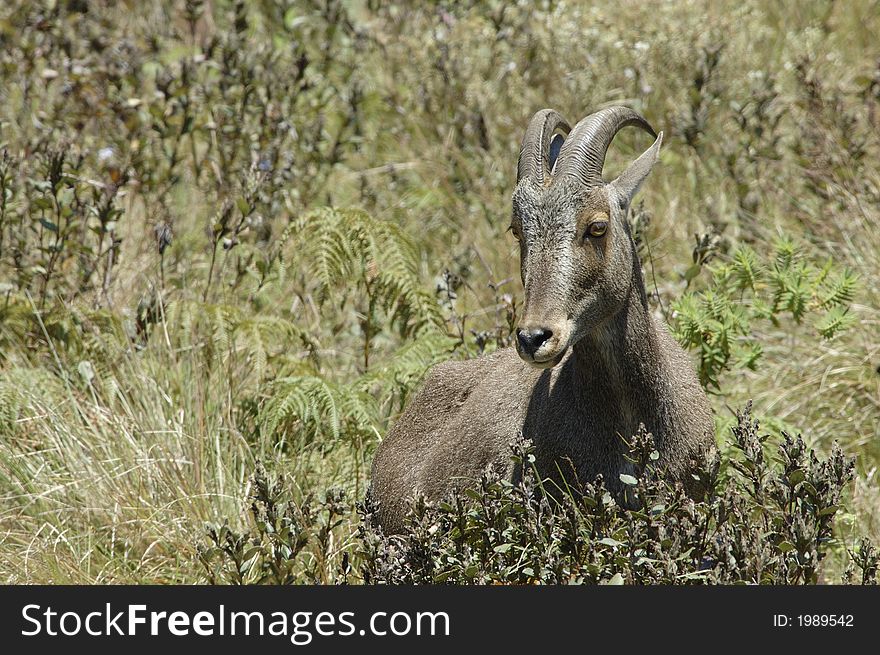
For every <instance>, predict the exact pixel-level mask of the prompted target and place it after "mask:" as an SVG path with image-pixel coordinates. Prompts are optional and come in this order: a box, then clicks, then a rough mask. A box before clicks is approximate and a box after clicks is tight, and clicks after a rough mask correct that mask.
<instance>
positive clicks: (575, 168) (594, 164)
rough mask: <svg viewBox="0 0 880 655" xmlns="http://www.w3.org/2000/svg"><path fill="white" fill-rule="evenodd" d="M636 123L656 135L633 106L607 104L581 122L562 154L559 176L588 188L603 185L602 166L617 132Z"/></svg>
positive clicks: (558, 166) (558, 163) (567, 141)
mask: <svg viewBox="0 0 880 655" xmlns="http://www.w3.org/2000/svg"><path fill="white" fill-rule="evenodd" d="M628 125H635V126H637V127H640V128H642V129H643V130H645V131H646V132H648V133H649V134H650V135H651V136H653V137H656V136H657V134H656V132H654V128H653V127H651V125H650V123H648V121H646V120H645V119H644V117H643V116H642V115H641V114H639V113H638V112H637V111H635V110H634V109H630V108H629V107H608V108H607V109H600V110H599V111H597V112H596V113H594V114H590V115H589V116H587V117H586V118H584V119H582V120H580V121H578V124H577V125H575V126H574V129H573V130H572V131H571V134H569V136H568V139H566V141H565V143H564V144H563V146H562V152H560V153H559V161H558V162H557V169H558V171H559V173H558V174H559V175H563V176H565V177H570V178H574V179H576V180H578V181H579V182H580V183H581V184H582V185H583V186H585V187H586V188H593V187H597V186H601V185H603V184H604V183H605V182H604V181H603V180H602V166H603V165H604V164H605V155H606V153H607V152H608V146H609V145H611V141H612V139H614V135H616V134H617V133H618V132H619V131H620V130H622V129H623V128H624V127H627V126H628Z"/></svg>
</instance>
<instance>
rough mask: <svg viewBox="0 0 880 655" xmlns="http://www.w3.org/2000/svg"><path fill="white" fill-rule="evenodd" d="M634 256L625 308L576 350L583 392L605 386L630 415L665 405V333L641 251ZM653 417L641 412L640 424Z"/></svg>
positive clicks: (591, 333)
mask: <svg viewBox="0 0 880 655" xmlns="http://www.w3.org/2000/svg"><path fill="white" fill-rule="evenodd" d="M633 259H634V267H633V279H632V284H631V285H630V291H629V294H628V295H627V298H626V300H625V302H624V303H623V305H622V306H621V308H620V310H619V311H618V312H617V313H616V314H614V315H613V316H611V317H610V318H609V319H608V320H606V321H605V322H604V323H603V324H601V325H600V326H598V327H597V328H596V329H594V330H593V331H592V332H590V333H589V334H587V335H586V336H585V337H584V338H583V339H581V340H580V341H579V342H578V343H577V344H576V345H575V347H574V353H573V354H574V356H575V366H576V370H577V377H578V378H579V379H580V380H581V381H582V382H583V384H582V385H580V386H581V388H582V390H583V393H585V394H596V393H597V392H599V393H600V394H601V397H603V398H606V399H609V400H610V401H611V402H616V403H618V404H620V405H622V407H620V409H621V410H622V414H623V415H624V416H628V415H635V414H642V415H644V414H645V413H646V411H650V410H648V408H654V411H656V410H657V409H659V407H657V405H658V404H659V399H660V398H661V397H662V394H661V386H662V382H663V380H664V376H663V371H662V367H663V358H662V354H661V348H660V344H659V338H658V335H657V331H656V328H655V326H654V320H653V319H652V317H651V314H650V310H649V308H648V300H647V296H646V294H645V287H644V282H643V280H642V273H641V266H640V265H639V262H638V258H637V257H636V256H635V253H633ZM602 392H606V393H602ZM636 405H638V407H636ZM648 418H649V417H648V416H644V418H639V419H638V420H636V421H635V426H634V427H637V426H638V422H639V420H641V421H642V422H647V420H648ZM627 427H633V426H627Z"/></svg>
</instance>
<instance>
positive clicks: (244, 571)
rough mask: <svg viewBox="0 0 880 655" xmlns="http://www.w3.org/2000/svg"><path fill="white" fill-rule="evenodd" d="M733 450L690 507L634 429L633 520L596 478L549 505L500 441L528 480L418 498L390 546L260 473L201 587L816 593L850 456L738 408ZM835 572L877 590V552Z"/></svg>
mask: <svg viewBox="0 0 880 655" xmlns="http://www.w3.org/2000/svg"><path fill="white" fill-rule="evenodd" d="M730 445H731V447H732V454H731V455H730V456H729V457H728V456H725V457H724V458H716V459H715V460H714V461H712V462H707V463H704V465H703V466H702V467H700V468H697V469H695V473H694V475H695V477H697V478H698V479H699V481H700V484H701V487H702V488H704V489H705V491H706V494H705V497H703V498H702V499H700V500H697V501H695V500H693V499H692V498H689V497H688V496H687V495H686V494H685V492H684V489H683V487H682V486H681V485H680V484H676V485H674V486H672V485H669V484H668V483H666V482H664V481H663V480H662V476H660V475H657V473H658V472H657V471H654V470H653V469H652V463H653V462H654V461H655V460H656V459H657V455H656V451H655V450H654V444H653V437H652V436H651V435H650V434H649V433H647V432H645V431H644V430H642V431H641V432H640V433H639V434H637V435H635V436H634V437H633V438H632V440H631V443H630V452H629V459H630V461H631V462H632V463H633V464H634V466H635V472H636V475H635V476H629V475H627V476H621V480H622V481H623V482H624V483H625V484H627V485H629V486H630V487H631V498H630V500H632V499H635V503H632V502H628V503H627V505H628V506H630V505H631V506H634V507H635V509H627V508H625V507H623V506H622V505H620V504H619V503H618V502H616V501H615V499H614V498H613V497H612V496H611V494H610V493H609V492H608V491H607V490H606V489H605V486H604V484H603V481H602V480H601V478H600V479H598V480H596V481H594V482H593V483H592V484H588V485H586V486H585V488H584V489H583V490H582V491H580V492H578V493H576V494H575V493H571V491H570V490H569V492H567V493H561V492H559V491H558V490H557V491H556V492H555V493H548V490H547V489H545V488H544V486H543V485H542V483H541V479H540V475H539V473H538V472H537V471H535V469H534V466H533V462H534V456H533V455H532V454H531V453H530V451H529V446H528V444H527V443H520V444H512V452H511V456H512V459H513V461H514V463H515V464H517V465H518V466H521V468H522V470H523V472H524V474H523V476H522V477H521V479H520V480H519V481H517V482H511V481H509V480H507V479H503V478H500V477H498V476H497V475H494V474H493V473H492V472H487V474H485V475H484V476H483V477H482V478H481V479H480V480H479V482H478V484H476V485H475V486H474V488H473V489H470V490H466V491H464V492H458V493H455V494H453V495H452V496H451V497H450V498H448V499H447V500H445V501H443V502H440V503H435V504H426V503H425V502H424V501H423V500H416V501H415V502H414V504H413V507H412V513H411V515H410V517H409V519H408V521H407V526H406V529H405V530H404V532H403V534H400V535H394V536H390V537H389V536H385V535H384V534H383V533H382V531H381V528H380V527H379V526H378V524H377V523H376V521H375V510H376V508H375V507H374V506H373V505H372V501H371V500H370V499H369V498H368V499H367V501H366V502H365V503H364V504H362V505H361V506H360V509H359V511H360V515H361V519H362V522H361V523H360V525H359V527H358V529H357V531H356V533H354V534H351V535H348V536H347V537H346V538H344V542H343V543H342V544H339V545H338V546H336V547H335V549H334V547H333V546H332V545H331V543H332V539H331V538H330V536H329V533H330V531H332V530H333V529H334V528H336V527H338V526H340V525H341V524H342V523H343V517H344V516H345V514H346V513H347V512H348V511H350V508H349V507H347V506H346V505H345V504H344V503H342V502H341V497H340V495H339V494H338V492H329V493H328V494H327V496H326V498H325V499H323V500H322V501H320V502H317V503H316V502H314V501H313V500H312V499H306V500H304V501H302V502H300V503H296V502H293V501H292V500H290V491H289V490H287V489H285V488H284V485H283V483H282V482H281V481H280V480H279V481H278V482H274V483H272V482H269V481H267V478H266V474H265V471H263V470H262V469H261V468H258V470H257V473H256V474H255V476H254V478H253V487H254V490H253V492H252V497H253V501H252V506H251V522H250V528H249V529H248V530H247V531H245V532H234V531H232V530H231V529H230V528H229V526H228V524H224V525H222V526H219V527H218V526H211V527H209V529H208V536H209V542H210V546H208V547H207V548H206V549H204V550H202V551H201V552H202V555H201V557H202V561H203V564H204V566H205V568H206V570H207V571H208V579H209V580H210V581H212V582H218V581H224V582H234V583H239V584H241V583H265V582H271V583H282V584H283V583H291V582H297V581H322V582H327V581H336V582H350V581H354V580H356V579H357V578H360V579H362V580H363V581H364V582H366V583H390V584H432V583H455V584H488V583H508V584H534V583H551V584H569V583H578V584H623V583H627V584H694V583H704V584H705V583H715V584H718V583H720V584H739V583H749V584H816V583H817V582H820V581H821V582H827V581H828V580H827V579H825V578H823V577H822V569H821V565H822V562H823V560H824V558H825V556H826V555H827V553H828V552H829V550H831V549H834V548H839V547H840V544H839V542H837V541H836V540H835V539H834V538H833V533H832V526H833V523H834V518H835V515H836V514H837V513H838V511H840V509H841V505H842V502H843V495H844V490H845V487H846V486H847V484H848V482H849V481H850V480H851V479H852V477H853V468H854V462H853V459H852V458H851V457H847V456H845V455H844V454H843V452H842V451H841V450H840V448H838V447H837V446H836V445H835V446H834V448H833V449H832V452H831V454H830V455H829V456H828V457H827V458H822V457H819V456H817V455H816V454H815V452H814V451H812V450H810V449H808V448H807V447H806V445H805V444H804V441H803V439H802V438H801V437H800V436H798V437H791V436H789V435H787V434H783V435H782V439H781V440H780V441H779V442H778V443H776V444H774V447H772V448H771V446H770V444H769V443H768V436H767V435H762V434H761V433H760V431H759V426H758V423H757V422H756V421H755V420H754V419H753V418H752V416H751V406H750V405H749V406H746V408H745V409H744V410H743V411H742V412H741V413H739V414H738V415H737V425H736V426H735V427H734V428H733V430H732V435H731V444H730ZM774 451H775V452H774ZM624 478H625V479H624ZM844 576H845V579H846V580H847V581H853V580H855V579H858V580H859V581H860V582H861V583H862V584H876V582H877V551H876V549H875V548H874V546H873V545H872V544H871V543H870V542H869V541H867V540H864V541H862V543H861V544H860V546H859V548H858V549H857V550H856V551H855V552H853V553H850V567H849V568H848V569H847V571H846V572H845V574H844ZM854 576H860V577H854Z"/></svg>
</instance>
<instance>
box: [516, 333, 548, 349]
mask: <svg viewBox="0 0 880 655" xmlns="http://www.w3.org/2000/svg"><path fill="white" fill-rule="evenodd" d="M552 336H553V331H552V330H545V329H544V328H533V329H531V330H523V329H522V328H520V329H518V330H517V331H516V338H517V340H518V341H519V347H520V348H521V349H522V351H523V352H524V353H526V354H528V355H534V354H535V353H536V352H538V348H540V347H541V346H542V345H543V344H544V342H545V341H547V339H549V338H550V337H552Z"/></svg>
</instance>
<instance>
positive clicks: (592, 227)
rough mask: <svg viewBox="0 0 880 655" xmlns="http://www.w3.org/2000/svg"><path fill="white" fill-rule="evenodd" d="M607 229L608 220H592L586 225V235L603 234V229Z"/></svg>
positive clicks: (599, 235) (595, 235)
mask: <svg viewBox="0 0 880 655" xmlns="http://www.w3.org/2000/svg"><path fill="white" fill-rule="evenodd" d="M607 229H608V221H593V222H592V223H590V224H589V226H587V234H586V236H590V237H594V238H596V237H601V236H602V235H604V234H605V231H606V230H607Z"/></svg>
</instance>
